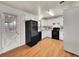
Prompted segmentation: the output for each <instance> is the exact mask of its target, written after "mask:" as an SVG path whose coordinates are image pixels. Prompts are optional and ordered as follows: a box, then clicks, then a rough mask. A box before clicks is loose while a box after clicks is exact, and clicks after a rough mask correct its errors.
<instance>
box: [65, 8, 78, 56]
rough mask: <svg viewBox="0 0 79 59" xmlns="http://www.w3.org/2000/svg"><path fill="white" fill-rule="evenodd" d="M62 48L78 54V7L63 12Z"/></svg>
mask: <svg viewBox="0 0 79 59" xmlns="http://www.w3.org/2000/svg"><path fill="white" fill-rule="evenodd" d="M64 49H65V50H66V51H69V52H71V53H74V54H77V55H79V7H76V8H72V9H70V10H67V11H65V13H64Z"/></svg>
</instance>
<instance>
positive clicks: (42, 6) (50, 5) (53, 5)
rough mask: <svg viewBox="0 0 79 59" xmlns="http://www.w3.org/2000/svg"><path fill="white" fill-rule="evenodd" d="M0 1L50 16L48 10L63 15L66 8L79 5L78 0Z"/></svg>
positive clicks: (40, 14)
mask: <svg viewBox="0 0 79 59" xmlns="http://www.w3.org/2000/svg"><path fill="white" fill-rule="evenodd" d="M0 3H2V4H5V5H8V6H10V7H13V8H16V9H20V10H23V11H25V12H29V13H32V14H33V15H36V16H40V17H50V16H51V15H50V14H49V13H48V11H51V12H52V13H53V14H54V15H63V11H64V10H65V9H68V8H70V7H73V6H76V5H79V2H78V1H74V2H73V1H65V2H64V3H62V4H60V1H1V2H0Z"/></svg>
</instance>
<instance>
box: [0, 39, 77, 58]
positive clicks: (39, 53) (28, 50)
mask: <svg viewBox="0 0 79 59" xmlns="http://www.w3.org/2000/svg"><path fill="white" fill-rule="evenodd" d="M0 56H1V57H2V56H3V57H74V56H76V55H73V54H71V53H69V52H66V51H64V49H63V41H60V40H55V39H50V38H46V39H43V40H41V41H40V42H38V43H37V44H36V45H35V46H33V47H28V46H27V45H23V46H21V47H18V48H16V49H13V50H11V51H8V52H6V53H3V54H2V55H0Z"/></svg>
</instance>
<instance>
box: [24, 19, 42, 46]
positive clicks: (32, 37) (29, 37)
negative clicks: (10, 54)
mask: <svg viewBox="0 0 79 59" xmlns="http://www.w3.org/2000/svg"><path fill="white" fill-rule="evenodd" d="M40 35H41V34H40V32H38V22H37V21H34V20H29V21H26V22H25V37H26V45H29V46H33V45H35V44H36V43H37V42H38V41H39V40H40V39H41V38H40Z"/></svg>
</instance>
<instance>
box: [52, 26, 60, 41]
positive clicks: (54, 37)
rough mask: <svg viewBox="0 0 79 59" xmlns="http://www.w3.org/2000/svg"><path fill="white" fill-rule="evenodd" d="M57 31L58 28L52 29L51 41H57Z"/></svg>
mask: <svg viewBox="0 0 79 59" xmlns="http://www.w3.org/2000/svg"><path fill="white" fill-rule="evenodd" d="M59 31H60V28H58V27H55V28H53V30H52V38H53V39H57V40H59Z"/></svg>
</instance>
